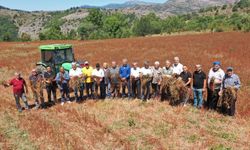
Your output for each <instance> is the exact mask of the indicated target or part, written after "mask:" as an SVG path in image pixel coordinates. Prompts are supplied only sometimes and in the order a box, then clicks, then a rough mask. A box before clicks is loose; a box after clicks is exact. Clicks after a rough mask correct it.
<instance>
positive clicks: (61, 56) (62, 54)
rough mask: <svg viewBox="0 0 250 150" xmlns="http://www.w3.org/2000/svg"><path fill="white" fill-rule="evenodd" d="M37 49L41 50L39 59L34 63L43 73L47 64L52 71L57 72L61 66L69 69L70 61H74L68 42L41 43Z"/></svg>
mask: <svg viewBox="0 0 250 150" xmlns="http://www.w3.org/2000/svg"><path fill="white" fill-rule="evenodd" d="M39 50H40V51H41V61H40V62H38V63H37V64H36V65H37V70H38V72H40V73H43V72H44V71H45V68H46V67H47V66H50V67H51V68H52V69H53V71H54V72H59V69H60V67H61V66H63V67H64V69H65V70H67V71H69V70H70V69H71V63H72V62H74V61H75V58H74V52H73V49H72V45H70V44H52V45H41V46H40V47H39Z"/></svg>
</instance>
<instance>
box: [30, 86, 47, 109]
mask: <svg viewBox="0 0 250 150" xmlns="http://www.w3.org/2000/svg"><path fill="white" fill-rule="evenodd" d="M33 97H34V99H35V105H36V107H39V106H40V104H41V105H42V107H44V105H45V104H44V96H43V89H40V90H34V91H33ZM39 99H40V102H39Z"/></svg>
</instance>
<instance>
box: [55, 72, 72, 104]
mask: <svg viewBox="0 0 250 150" xmlns="http://www.w3.org/2000/svg"><path fill="white" fill-rule="evenodd" d="M69 80H70V77H69V74H68V72H67V71H65V70H64V68H63V67H61V68H60V72H58V73H57V75H56V83H57V86H58V88H59V89H60V93H61V105H62V106H63V105H64V103H65V101H66V102H67V103H71V102H70V97H69Z"/></svg>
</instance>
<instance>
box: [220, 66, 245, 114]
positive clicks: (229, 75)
mask: <svg viewBox="0 0 250 150" xmlns="http://www.w3.org/2000/svg"><path fill="white" fill-rule="evenodd" d="M240 86H241V83H240V78H239V76H238V75H236V74H234V72H233V68H232V67H228V68H227V72H226V75H225V76H224V78H223V80H222V87H221V91H220V95H222V98H223V95H224V92H223V91H224V90H225V89H227V88H232V89H233V90H235V91H236V95H235V96H233V95H231V96H233V97H232V98H233V100H232V101H231V103H230V108H225V107H224V106H222V112H223V113H226V114H228V115H230V116H234V114H235V108H236V107H235V102H236V100H237V91H238V90H239V89H240Z"/></svg>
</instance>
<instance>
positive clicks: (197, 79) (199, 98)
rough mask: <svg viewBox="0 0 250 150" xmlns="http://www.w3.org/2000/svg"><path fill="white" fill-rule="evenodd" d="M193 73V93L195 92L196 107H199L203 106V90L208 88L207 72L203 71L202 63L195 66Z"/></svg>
mask: <svg viewBox="0 0 250 150" xmlns="http://www.w3.org/2000/svg"><path fill="white" fill-rule="evenodd" d="M195 69H196V70H195V71H194V73H193V82H192V83H193V84H192V87H193V94H194V107H196V108H197V107H198V109H200V108H202V104H203V92H205V90H206V85H207V83H206V81H207V80H206V74H205V73H204V72H203V71H202V67H201V65H200V64H198V65H196V66H195Z"/></svg>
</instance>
